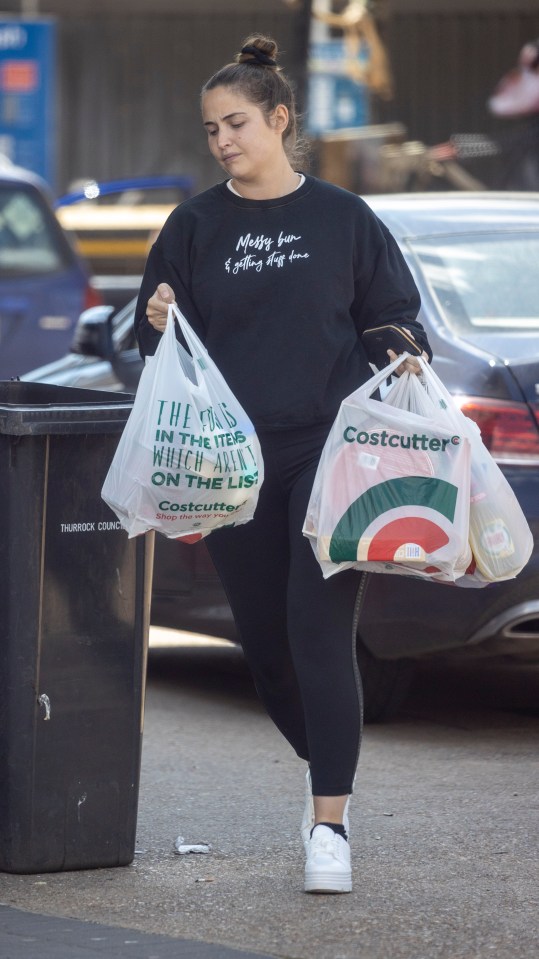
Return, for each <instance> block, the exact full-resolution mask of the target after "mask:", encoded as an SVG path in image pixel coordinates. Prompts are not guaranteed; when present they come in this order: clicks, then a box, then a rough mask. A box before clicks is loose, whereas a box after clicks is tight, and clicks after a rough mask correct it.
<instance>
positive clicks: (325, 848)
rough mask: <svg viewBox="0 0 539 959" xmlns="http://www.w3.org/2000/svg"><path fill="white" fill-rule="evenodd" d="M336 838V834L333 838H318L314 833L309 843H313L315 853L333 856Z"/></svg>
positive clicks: (335, 851) (335, 850) (335, 849)
mask: <svg viewBox="0 0 539 959" xmlns="http://www.w3.org/2000/svg"><path fill="white" fill-rule="evenodd" d="M337 838H338V836H337V833H335V834H334V835H333V836H320V835H318V834H317V833H316V832H315V833H314V835H313V836H312V837H311V842H312V843H314V845H315V847H316V852H319V851H322V852H327V853H329V854H330V855H332V856H334V855H336V853H337V848H336V847H337V845H338V843H337Z"/></svg>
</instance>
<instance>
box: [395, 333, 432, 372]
mask: <svg viewBox="0 0 539 959" xmlns="http://www.w3.org/2000/svg"><path fill="white" fill-rule="evenodd" d="M403 330H406V332H407V333H408V336H410V337H411V338H412V340H413V341H414V343H415V336H414V335H413V333H410V330H407V329H406V327H405V326H403ZM387 355H388V356H389V359H390V361H391V362H392V363H393V362H394V360H396V359H397V353H395V352H394V350H388V351H387ZM399 355H400V354H399ZM421 356H422V357H423V359H424V360H426V362H427V363H428V362H429V357H428V353H425V350H423V352H422V354H421ZM421 372H422V370H421V365H420V364H419V363H418V361H417V358H416V357H415V356H407V357H406V359H405V360H404V362H402V363H401V365H400V366H397V369H396V370H395V374H396V376H402V374H403V373H415V374H416V375H417V374H418V373H421Z"/></svg>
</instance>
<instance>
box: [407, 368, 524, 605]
mask: <svg viewBox="0 0 539 959" xmlns="http://www.w3.org/2000/svg"><path fill="white" fill-rule="evenodd" d="M421 362H422V366H423V374H422V379H423V382H424V389H421V390H418V389H416V390H415V391H414V392H415V394H416V398H417V401H418V402H420V403H421V402H422V400H423V398H424V396H425V392H426V393H427V395H428V397H429V399H430V400H431V401H432V402H433V403H435V404H436V405H437V406H438V408H439V409H440V410H442V411H443V413H444V415H445V417H446V419H447V420H448V421H450V422H451V423H452V426H454V428H455V429H456V430H459V431H462V432H464V433H465V435H466V436H467V437H468V439H469V441H470V445H471V488H470V532H469V542H470V546H471V550H472V554H473V564H472V567H471V568H470V569H469V570H468V571H467V574H466V576H464V577H463V578H462V579H461V580H459V581H458V585H459V586H484V585H487V584H488V583H494V582H501V581H503V580H507V579H514V578H515V576H517V575H518V573H520V571H521V570H522V569H523V568H524V566H525V565H526V563H527V562H528V560H529V558H530V556H531V554H532V551H533V535H532V532H531V530H530V528H529V526H528V523H527V520H526V517H525V516H524V513H523V512H522V509H521V507H520V504H519V502H518V500H517V498H516V496H515V493H514V492H513V489H512V488H511V486H510V484H509V483H508V481H507V480H506V478H505V476H504V475H503V473H502V471H501V469H500V467H499V466H498V464H497V463H496V462H495V461H494V459H493V458H492V456H491V455H490V453H489V451H488V450H487V448H486V446H485V445H484V443H483V441H482V439H481V431H480V430H479V427H478V426H477V424H476V423H474V422H473V420H471V419H470V418H469V417H467V416H465V415H464V413H462V411H461V410H460V409H459V408H458V406H457V405H456V403H455V401H454V399H453V397H452V396H451V394H450V393H449V392H448V390H447V389H446V387H445V386H444V385H443V383H442V382H441V381H440V379H439V378H438V377H437V376H436V373H435V372H434V370H432V369H431V367H430V366H428V364H426V363H424V362H423V361H421Z"/></svg>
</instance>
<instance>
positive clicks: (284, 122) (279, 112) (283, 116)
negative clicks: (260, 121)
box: [271, 103, 289, 134]
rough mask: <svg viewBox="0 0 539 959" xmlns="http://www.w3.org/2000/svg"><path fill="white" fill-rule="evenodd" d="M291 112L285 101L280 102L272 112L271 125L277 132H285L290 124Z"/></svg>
mask: <svg viewBox="0 0 539 959" xmlns="http://www.w3.org/2000/svg"><path fill="white" fill-rule="evenodd" d="M288 120H289V113H288V108H287V107H285V105H284V103H279V104H278V105H277V106H276V107H275V110H274V111H273V113H272V114H271V125H272V127H273V129H274V130H275V132H276V133H281V134H282V133H284V131H285V130H286V128H287V126H288Z"/></svg>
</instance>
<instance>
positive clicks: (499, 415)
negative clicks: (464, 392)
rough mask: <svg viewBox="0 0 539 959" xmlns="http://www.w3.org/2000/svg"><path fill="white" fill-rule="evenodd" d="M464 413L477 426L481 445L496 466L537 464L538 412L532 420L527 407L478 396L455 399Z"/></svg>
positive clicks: (538, 442)
mask: <svg viewBox="0 0 539 959" xmlns="http://www.w3.org/2000/svg"><path fill="white" fill-rule="evenodd" d="M455 400H456V401H457V403H458V405H459V406H460V408H461V410H462V412H463V413H465V414H466V416H469V417H470V419H472V420H474V422H475V423H477V425H478V427H479V429H480V430H481V437H482V440H483V443H484V444H485V446H486V447H487V449H488V451H489V453H490V454H491V456H492V457H493V458H494V459H495V460H496V462H497V463H500V464H502V465H503V464H505V465H507V466H509V465H519V466H536V465H537V464H538V463H539V410H538V411H537V413H536V414H535V417H536V419H534V417H533V415H532V413H531V411H530V408H529V406H527V404H526V403H509V402H504V401H502V400H491V399H486V398H484V397H480V396H455Z"/></svg>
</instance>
